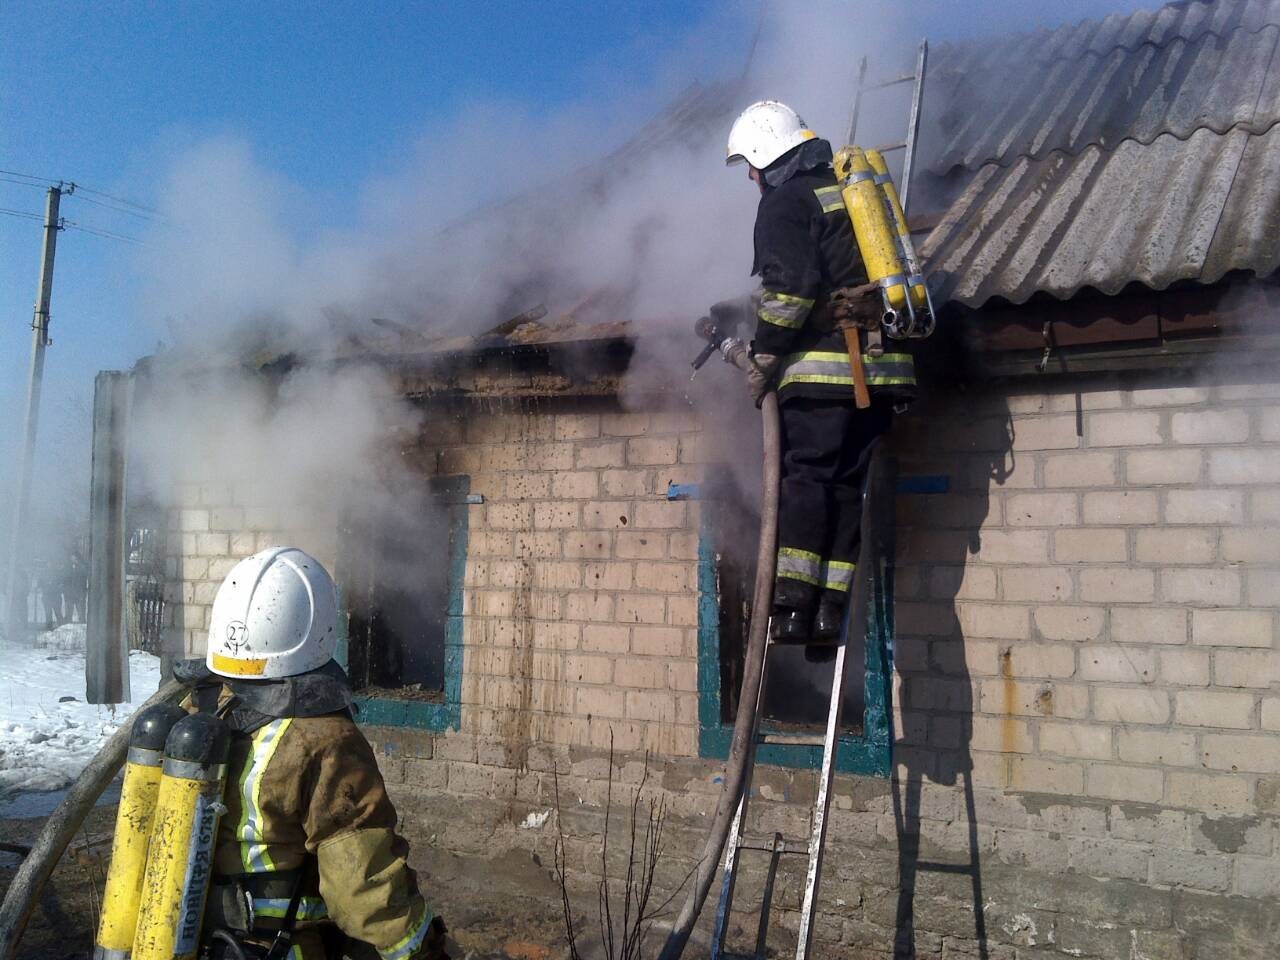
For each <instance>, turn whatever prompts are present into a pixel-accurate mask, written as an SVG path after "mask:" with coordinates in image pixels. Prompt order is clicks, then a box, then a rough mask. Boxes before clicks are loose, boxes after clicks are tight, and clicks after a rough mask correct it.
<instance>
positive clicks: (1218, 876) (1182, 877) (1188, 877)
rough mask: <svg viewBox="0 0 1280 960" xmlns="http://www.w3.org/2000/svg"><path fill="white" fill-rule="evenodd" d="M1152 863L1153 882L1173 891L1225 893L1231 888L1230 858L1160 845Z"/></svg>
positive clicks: (1155, 850) (1156, 848)
mask: <svg viewBox="0 0 1280 960" xmlns="http://www.w3.org/2000/svg"><path fill="white" fill-rule="evenodd" d="M1153 852H1154V854H1155V856H1154V857H1153V858H1152V861H1151V880H1152V882H1153V883H1164V884H1168V885H1169V886H1173V887H1191V888H1193V889H1196V890H1226V889H1227V888H1228V887H1230V886H1231V864H1232V858H1231V857H1224V856H1220V855H1217V854H1209V853H1201V852H1198V851H1195V850H1179V849H1177V848H1174V847H1168V846H1163V845H1157V846H1156V847H1155V849H1154V851H1153Z"/></svg>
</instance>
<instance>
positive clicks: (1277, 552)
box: [1219, 527, 1280, 564]
mask: <svg viewBox="0 0 1280 960" xmlns="http://www.w3.org/2000/svg"><path fill="white" fill-rule="evenodd" d="M1219 549H1220V550H1221V552H1222V559H1223V561H1224V562H1226V563H1270V564H1276V563H1280V527H1247V528H1244V529H1238V530H1223V531H1222V542H1221V545H1220V548H1219Z"/></svg>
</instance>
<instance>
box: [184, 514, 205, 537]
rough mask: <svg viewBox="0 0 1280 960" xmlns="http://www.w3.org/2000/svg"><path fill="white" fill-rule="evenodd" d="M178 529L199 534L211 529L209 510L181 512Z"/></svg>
mask: <svg viewBox="0 0 1280 960" xmlns="http://www.w3.org/2000/svg"><path fill="white" fill-rule="evenodd" d="M178 527H179V529H181V530H183V531H185V532H187V533H198V532H200V531H203V530H208V529H209V511H208V510H179V511H178Z"/></svg>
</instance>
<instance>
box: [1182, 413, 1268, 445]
mask: <svg viewBox="0 0 1280 960" xmlns="http://www.w3.org/2000/svg"><path fill="white" fill-rule="evenodd" d="M1171 427H1172V431H1171V432H1172V435H1173V442H1174V443H1196V444H1199V443H1243V442H1244V441H1245V440H1248V439H1249V412H1248V411H1247V410H1197V411H1195V412H1192V413H1175V414H1174V415H1173V417H1172V419H1171Z"/></svg>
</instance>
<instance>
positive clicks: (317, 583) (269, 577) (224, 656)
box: [205, 547, 338, 679]
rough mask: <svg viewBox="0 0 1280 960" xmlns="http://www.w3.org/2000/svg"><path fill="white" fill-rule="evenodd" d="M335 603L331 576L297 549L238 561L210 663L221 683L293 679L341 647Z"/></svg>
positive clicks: (217, 604) (221, 596) (218, 604)
mask: <svg viewBox="0 0 1280 960" xmlns="http://www.w3.org/2000/svg"><path fill="white" fill-rule="evenodd" d="M337 626H338V597H337V591H336V590H335V589H334V586H333V580H331V579H330V578H329V573H328V571H326V570H325V568H324V567H323V566H321V565H320V562H319V561H318V560H316V559H315V558H314V557H312V556H310V555H308V554H306V553H303V552H302V551H301V550H298V549H297V548H296V547H269V548H268V549H266V550H263V551H261V552H259V553H255V554H254V555H253V556H252V557H249V558H247V559H245V560H241V561H240V562H239V563H237V564H236V565H235V566H234V567H232V568H231V572H230V573H229V574H227V579H225V580H224V581H222V586H221V587H219V588H218V595H217V596H216V597H214V599H213V613H212V615H211V616H210V619H209V643H208V652H207V654H206V655H205V662H206V663H207V664H208V665H209V669H210V670H212V671H213V672H214V673H216V674H219V675H220V676H224V677H258V678H263V679H267V678H272V677H292V676H296V675H298V674H300V673H306V672H307V671H309V670H314V669H316V668H317V667H322V666H324V665H325V664H326V663H328V662H329V661H330V660H331V659H332V658H333V653H334V650H335V649H337V646H338V630H337Z"/></svg>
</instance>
